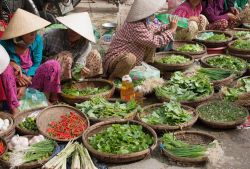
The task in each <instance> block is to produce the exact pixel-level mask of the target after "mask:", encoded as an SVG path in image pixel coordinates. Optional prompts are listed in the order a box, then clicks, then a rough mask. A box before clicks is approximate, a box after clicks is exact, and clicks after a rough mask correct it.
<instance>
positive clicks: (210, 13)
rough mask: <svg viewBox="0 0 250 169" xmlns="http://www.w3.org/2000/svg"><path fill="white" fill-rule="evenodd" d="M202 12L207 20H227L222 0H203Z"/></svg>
mask: <svg viewBox="0 0 250 169" xmlns="http://www.w3.org/2000/svg"><path fill="white" fill-rule="evenodd" d="M202 9H203V10H202V14H203V15H205V16H206V17H207V19H208V21H209V22H211V23H213V22H215V21H218V20H221V19H226V20H229V17H228V16H227V12H228V11H226V10H225V8H224V0H205V1H203V2H202Z"/></svg>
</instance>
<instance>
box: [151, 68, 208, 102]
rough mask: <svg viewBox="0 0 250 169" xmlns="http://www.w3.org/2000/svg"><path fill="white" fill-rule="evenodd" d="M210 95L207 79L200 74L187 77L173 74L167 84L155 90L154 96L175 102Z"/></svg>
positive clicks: (181, 74) (177, 73) (179, 73)
mask: <svg viewBox="0 0 250 169" xmlns="http://www.w3.org/2000/svg"><path fill="white" fill-rule="evenodd" d="M212 93H213V87H212V85H211V84H210V81H209V79H208V78H207V77H204V76H203V75H200V74H195V75H194V76H189V77H188V76H185V75H184V74H183V73H181V72H175V73H174V75H173V76H172V77H171V79H170V81H169V83H167V84H166V85H164V86H163V87H159V88H156V89H155V94H156V96H159V97H163V98H168V99H175V100H177V101H192V100H196V99H199V98H201V97H205V96H209V95H211V94H212Z"/></svg>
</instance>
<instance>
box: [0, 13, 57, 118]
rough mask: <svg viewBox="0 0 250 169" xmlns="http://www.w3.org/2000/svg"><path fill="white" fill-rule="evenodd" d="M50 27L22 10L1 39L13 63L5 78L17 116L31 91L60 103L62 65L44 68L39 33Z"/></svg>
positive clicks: (49, 64) (55, 62)
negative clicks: (58, 95) (26, 92)
mask: <svg viewBox="0 0 250 169" xmlns="http://www.w3.org/2000/svg"><path fill="white" fill-rule="evenodd" d="M49 24H50V23H49V22H47V21H46V20H44V19H42V18H40V17H38V16H36V15H34V14H31V13H29V12H26V11H24V10H22V9H18V10H17V11H16V12H15V14H14V16H13V17H12V19H11V21H10V23H9V25H8V27H7V29H6V30H5V32H4V34H3V36H2V38H1V39H2V41H1V44H2V45H3V47H4V48H5V49H6V51H7V52H8V54H9V55H10V60H11V62H10V64H9V66H8V67H7V69H6V70H5V71H4V72H3V73H2V75H1V78H2V82H3V86H4V89H5V94H6V99H7V102H8V105H9V107H10V109H11V112H12V113H13V114H14V115H16V114H17V113H18V112H19V110H18V107H19V105H20V104H19V101H18V99H21V98H22V96H23V95H24V93H25V89H26V88H27V87H31V88H34V89H37V90H40V91H42V92H44V93H45V95H46V96H47V98H48V99H56V98H57V97H56V96H57V93H59V92H61V88H60V72H61V68H60V64H59V63H58V62H57V61H55V60H49V61H47V62H46V63H44V64H41V60H42V50H43V41H42V37H41V36H40V35H39V34H37V31H38V30H39V29H41V28H43V27H45V26H47V25H49ZM17 86H18V87H20V88H17ZM53 101H54V100H53Z"/></svg>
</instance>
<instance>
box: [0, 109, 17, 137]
mask: <svg viewBox="0 0 250 169" xmlns="http://www.w3.org/2000/svg"><path fill="white" fill-rule="evenodd" d="M0 118H1V119H8V120H9V122H10V126H9V127H8V129H7V130H6V131H0V137H2V138H3V139H5V140H6V141H9V140H10V139H11V138H12V137H13V136H14V134H15V132H16V130H15V121H14V118H13V117H12V115H11V114H9V113H6V112H0Z"/></svg>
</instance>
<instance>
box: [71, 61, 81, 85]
mask: <svg viewBox="0 0 250 169" xmlns="http://www.w3.org/2000/svg"><path fill="white" fill-rule="evenodd" d="M83 68H84V66H83V65H82V64H76V65H75V66H74V68H73V69H72V77H73V78H74V79H75V80H76V81H78V80H80V79H81V78H82V74H81V72H82V69H83Z"/></svg>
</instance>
